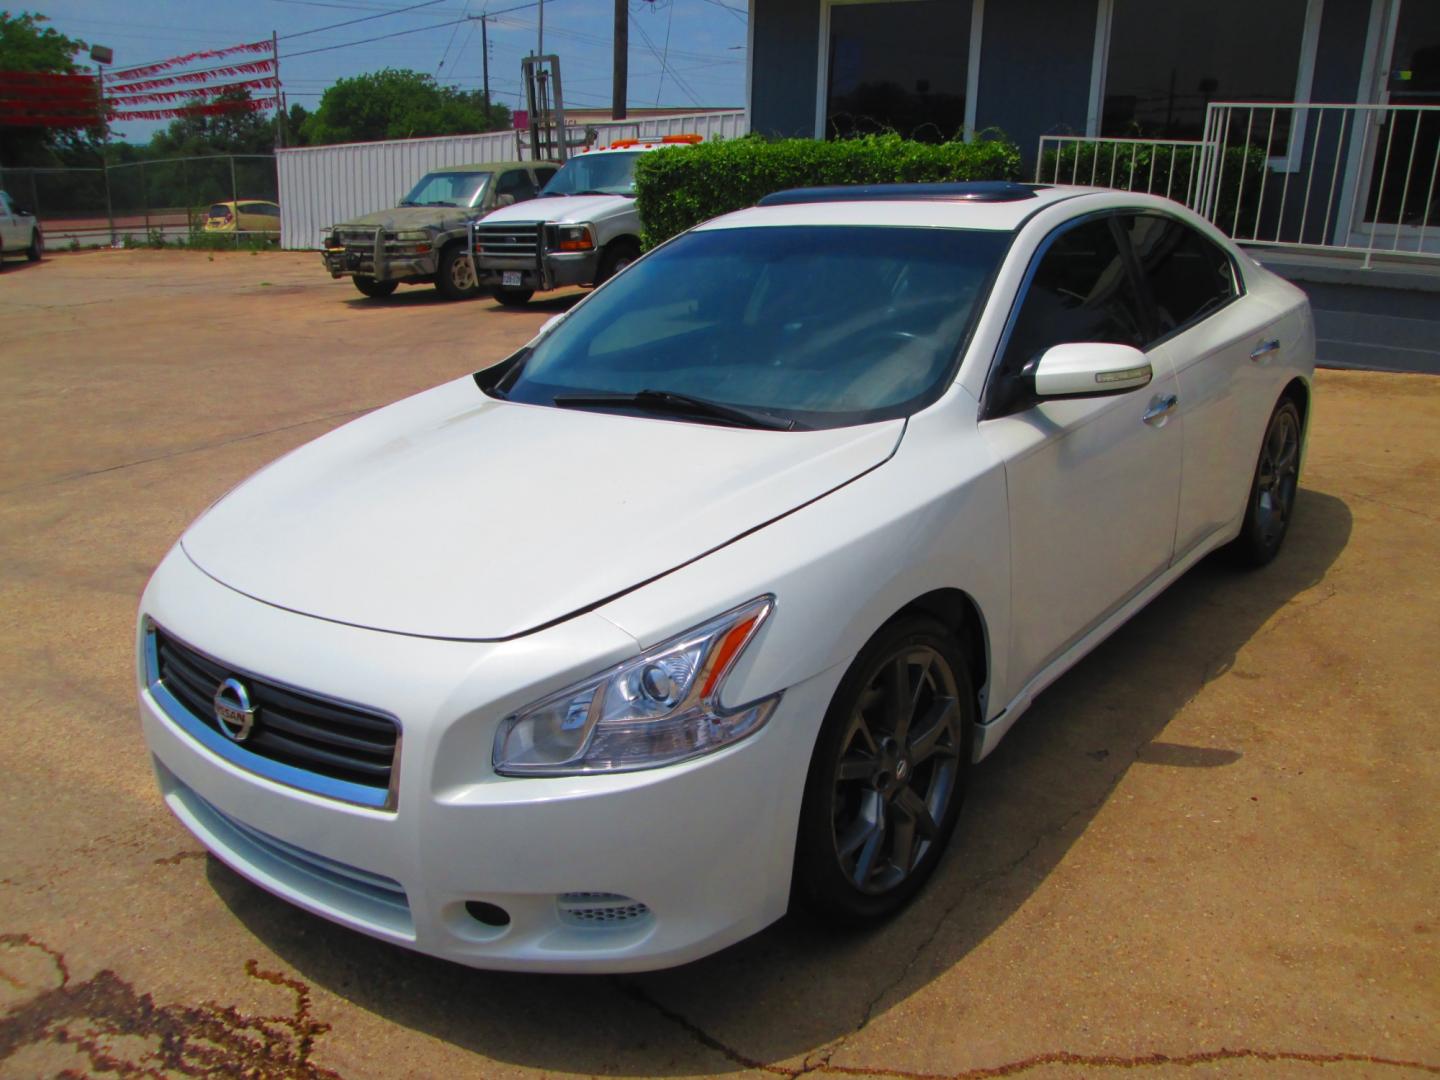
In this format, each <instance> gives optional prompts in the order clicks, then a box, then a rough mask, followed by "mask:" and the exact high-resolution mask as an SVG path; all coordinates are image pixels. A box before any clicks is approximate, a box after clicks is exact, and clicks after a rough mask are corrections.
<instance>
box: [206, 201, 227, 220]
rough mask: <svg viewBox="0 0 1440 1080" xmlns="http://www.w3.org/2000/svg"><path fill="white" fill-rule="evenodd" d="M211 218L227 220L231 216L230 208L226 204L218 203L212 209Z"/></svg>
mask: <svg viewBox="0 0 1440 1080" xmlns="http://www.w3.org/2000/svg"><path fill="white" fill-rule="evenodd" d="M210 216H211V217H213V218H227V217H229V216H230V207H228V206H226V205H225V204H224V203H218V202H217V203H216V204H215V205H214V206H212V207H210Z"/></svg>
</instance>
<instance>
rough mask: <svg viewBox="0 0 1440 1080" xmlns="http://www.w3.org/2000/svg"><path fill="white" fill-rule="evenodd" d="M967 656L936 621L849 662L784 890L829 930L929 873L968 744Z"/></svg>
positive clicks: (943, 839) (884, 913)
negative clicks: (918, 720) (789, 883)
mask: <svg viewBox="0 0 1440 1080" xmlns="http://www.w3.org/2000/svg"><path fill="white" fill-rule="evenodd" d="M965 655H966V653H965V650H964V648H963V646H962V644H961V642H960V641H959V640H958V639H957V638H956V637H955V635H954V634H952V633H951V632H950V631H948V630H946V629H945V627H943V626H942V625H941V624H940V623H938V622H936V621H934V620H933V619H929V618H923V617H909V618H903V619H897V620H895V621H894V622H892V623H889V624H888V625H886V626H884V627H882V628H881V629H880V631H879V632H878V633H877V634H876V635H875V636H874V637H873V638H871V639H870V642H869V643H868V644H867V645H866V646H865V648H864V649H862V650H861V652H860V654H859V655H858V656H857V657H856V658H855V661H854V662H853V663H852V664H851V665H850V670H849V671H847V672H846V673H845V677H844V678H843V679H842V680H841V681H840V686H839V688H838V689H837V690H836V691H835V697H834V699H833V700H832V701H831V703H830V708H829V709H828V710H827V712H826V714H825V721H824V724H823V725H822V726H821V729H820V737H819V739H818V740H817V741H816V745H815V752H814V755H813V757H812V758H811V761H810V770H809V774H808V776H807V777H806V780H805V796H804V801H803V803H802V805H801V810H800V828H799V832H798V834H797V836H796V845H795V874H794V879H793V886H792V899H793V900H794V901H795V902H796V903H798V905H799V906H801V907H803V908H805V909H808V910H809V911H810V912H811V913H812V914H815V915H817V916H819V917H820V918H822V919H824V920H825V921H827V922H832V923H838V924H840V925H848V926H864V925H868V924H873V923H876V922H879V921H881V920H883V919H885V918H888V917H889V916H890V915H893V914H894V913H895V912H897V911H899V910H900V909H901V908H902V907H904V906H905V904H907V903H908V902H909V901H910V900H911V898H912V897H914V895H915V894H916V893H917V892H919V890H920V888H921V887H922V886H923V885H924V884H925V882H926V880H927V879H928V878H929V877H930V875H931V874H932V873H934V871H935V867H936V865H937V864H938V863H939V861H940V856H941V854H942V853H943V851H944V849H945V845H946V843H948V842H949V839H950V834H951V833H953V832H954V831H955V822H956V821H957V819H958V818H959V815H960V804H961V802H962V801H963V800H964V796H965V784H966V780H967V778H968V776H969V772H970V755H971V749H972V747H973V745H974V729H975V722H976V712H977V708H976V699H975V692H974V688H973V687H972V686H971V682H970V673H969V670H968V669H967V668H966V665H965V662H964V657H965ZM902 680H903V683H902ZM914 717H920V718H921V719H922V723H912V720H913V719H914ZM902 719H903V721H904V725H903V727H902V725H901V723H900V721H901V720H902ZM906 728H918V729H919V730H905V729H906Z"/></svg>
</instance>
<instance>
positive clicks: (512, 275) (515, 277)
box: [500, 270, 522, 288]
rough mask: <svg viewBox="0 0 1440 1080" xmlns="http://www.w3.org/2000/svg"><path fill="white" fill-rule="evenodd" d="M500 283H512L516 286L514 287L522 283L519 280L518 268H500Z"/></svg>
mask: <svg viewBox="0 0 1440 1080" xmlns="http://www.w3.org/2000/svg"><path fill="white" fill-rule="evenodd" d="M500 284H501V285H514V286H516V287H517V288H518V287H519V286H520V285H521V284H522V283H521V280H520V271H519V270H502V271H500Z"/></svg>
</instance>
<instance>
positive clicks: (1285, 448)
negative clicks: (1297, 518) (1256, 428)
mask: <svg viewBox="0 0 1440 1080" xmlns="http://www.w3.org/2000/svg"><path fill="white" fill-rule="evenodd" d="M1299 471H1300V429H1299V426H1298V425H1297V423H1296V420H1295V414H1294V412H1293V411H1292V410H1290V409H1281V410H1279V411H1278V412H1276V414H1275V416H1274V418H1273V419H1272V420H1271V421H1270V428H1269V430H1268V431H1266V432H1265V445H1264V446H1263V447H1262V448H1261V450H1260V468H1259V473H1258V476H1257V477H1256V483H1255V521H1256V524H1257V525H1258V526H1259V530H1260V537H1261V540H1262V542H1263V543H1264V544H1265V545H1266V546H1267V547H1268V546H1271V545H1274V544H1278V543H1279V541H1280V538H1281V537H1282V536H1283V535H1284V534H1285V527H1286V525H1287V524H1288V522H1289V519H1290V511H1291V509H1292V507H1293V506H1294V503H1295V489H1296V486H1297V482H1298V477H1299Z"/></svg>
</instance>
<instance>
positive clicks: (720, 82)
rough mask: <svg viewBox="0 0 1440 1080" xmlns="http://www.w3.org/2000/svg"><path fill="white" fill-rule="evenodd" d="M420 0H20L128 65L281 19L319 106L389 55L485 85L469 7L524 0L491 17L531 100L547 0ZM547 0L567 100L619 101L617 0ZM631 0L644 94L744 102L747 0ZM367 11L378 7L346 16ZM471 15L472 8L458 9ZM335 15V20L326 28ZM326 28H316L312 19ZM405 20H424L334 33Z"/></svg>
mask: <svg viewBox="0 0 1440 1080" xmlns="http://www.w3.org/2000/svg"><path fill="white" fill-rule="evenodd" d="M419 2H420V0H231V2H229V3H217V2H214V0H33V2H32V3H29V4H23V3H21V4H15V5H14V8H15V9H17V10H29V11H35V12H37V13H39V14H43V15H45V16H47V17H48V18H49V19H50V24H51V25H52V26H54V27H55V29H57V30H59V31H60V32H61V33H63V34H66V35H68V36H70V37H75V38H80V39H81V40H83V41H86V42H89V43H91V44H100V45H109V46H110V47H111V48H112V49H114V51H115V66H116V67H117V68H120V67H135V66H138V65H141V64H146V63H151V62H154V61H158V60H164V59H167V58H169V57H172V56H176V55H181V54H185V53H191V52H198V51H200V50H202V49H216V48H223V47H225V46H227V45H236V44H240V43H243V42H250V41H259V40H261V39H264V38H269V36H270V34H271V32H272V31H274V32H276V33H278V34H279V35H280V79H281V83H282V84H283V87H284V91H285V96H286V101H287V103H289V104H294V103H297V102H298V103H300V104H302V105H304V106H305V107H306V108H307V109H312V110H313V109H314V108H315V107H316V106H317V105H318V104H319V102H320V95H321V93H322V92H323V91H324V90H325V88H326V87H327V86H329V85H331V84H332V83H333V82H334V81H335V80H336V79H338V78H342V77H344V76H347V75H359V74H362V73H364V72H369V71H378V70H379V69H381V68H385V67H395V68H411V69H414V70H416V71H421V72H424V73H426V74H429V75H434V76H436V78H437V79H439V80H440V81H441V82H443V83H446V84H449V85H453V86H459V87H461V88H463V89H466V90H478V89H480V86H481V49H480V22H479V20H478V19H465V16H478V15H479V14H480V13H481V12H484V11H493V12H502V11H504V10H505V9H517V10H510V11H505V13H504V14H497V15H495V16H494V17H492V18H489V19H488V20H487V26H488V37H489V41H490V95H491V98H492V99H493V100H494V101H497V102H499V103H501V104H505V105H508V106H510V107H511V108H512V109H513V108H515V107H517V106H518V105H519V104H520V102H519V97H520V58H521V57H522V56H525V55H527V54H529V53H531V52H533V51H535V49H536V47H537V43H538V42H537V36H538V35H537V23H538V14H539V9H538V5H537V4H536V3H535V2H534V0H530V3H528V4H527V3H526V0H433V2H432V3H430V4H428V5H426V6H424V7H421V8H419V9H418V10H414V11H409V12H397V9H400V8H407V7H412V6H413V5H415V4H417V3H419ZM544 3H545V51H546V52H553V53H558V54H559V56H560V74H561V80H562V83H563V86H564V91H565V104H566V105H567V106H571V107H578V108H585V107H596V106H601V107H608V106H609V104H610V79H611V71H610V66H611V65H610V61H611V36H612V32H613V26H614V10H615V9H614V4H613V2H612V0H544ZM629 3H630V49H629V58H630V59H629V66H630V78H629V104H630V105H631V106H632V107H638V106H647V107H649V106H654V105H657V104H658V105H661V106H667V107H674V108H676V109H685V108H690V107H693V106H695V105H703V106H733V107H737V108H739V107H743V106H744V104H745V41H746V15H745V9H746V7H747V4H746V0H629ZM522 5H523V6H522ZM391 12H394V13H393V14H389V13H391ZM367 16H380V17H379V18H367ZM354 19H364V20H365V21H363V22H357V23H355V24H354V25H351V26H343V27H334V24H336V23H342V22H346V21H349V20H354ZM461 19H465V21H457V20H461ZM447 24H448V25H447ZM321 27H334V28H332V29H324V30H322V29H318V28H321ZM312 30H313V31H315V32H313V33H310V32H307V31H312ZM397 31H413V32H411V33H404V34H401V35H399V36H395V37H388V38H386V39H385V40H381V41H372V42H369V43H365V44H354V45H348V46H347V47H342V48H333V47H332V46H337V45H340V46H345V45H346V43H349V42H360V41H363V40H364V39H367V38H376V37H380V36H381V35H391V34H396V32H397ZM667 41H668V44H667ZM310 50H324V51H316V52H311V51H310ZM301 54H307V55H301ZM245 59H248V58H247V57H244V56H242V57H240V60H242V61H243V60H245ZM662 59H663V60H664V61H665V62H664V64H663V65H662V63H661V61H662ZM164 126H165V124H164V122H160V123H140V122H129V123H125V124H122V125H117V127H116V129H115V131H116V136H115V137H117V138H120V139H124V140H127V141H131V142H144V141H145V140H146V139H148V138H149V137H150V134H151V133H152V132H153V131H155V130H156V129H157V128H161V127H164Z"/></svg>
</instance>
